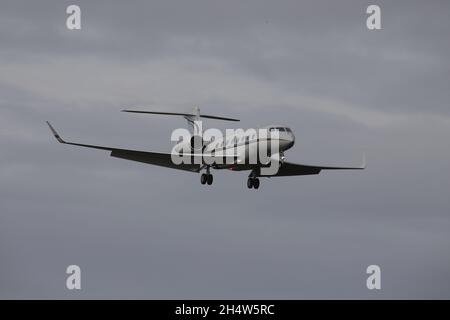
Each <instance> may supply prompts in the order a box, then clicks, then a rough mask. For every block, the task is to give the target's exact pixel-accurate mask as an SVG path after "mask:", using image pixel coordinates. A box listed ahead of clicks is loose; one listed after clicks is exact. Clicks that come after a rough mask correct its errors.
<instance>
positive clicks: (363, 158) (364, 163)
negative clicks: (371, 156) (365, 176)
mask: <svg viewBox="0 0 450 320" xmlns="http://www.w3.org/2000/svg"><path fill="white" fill-rule="evenodd" d="M365 168H366V153H365V152H364V153H363V156H362V164H361V169H365Z"/></svg>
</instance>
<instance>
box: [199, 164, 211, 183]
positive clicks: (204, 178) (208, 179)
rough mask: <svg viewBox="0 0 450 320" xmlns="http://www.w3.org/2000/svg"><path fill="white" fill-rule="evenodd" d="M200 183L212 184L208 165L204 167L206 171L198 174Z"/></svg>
mask: <svg viewBox="0 0 450 320" xmlns="http://www.w3.org/2000/svg"><path fill="white" fill-rule="evenodd" d="M200 183H201V184H206V183H207V184H208V185H212V183H213V175H212V174H211V173H210V172H209V167H206V173H202V175H201V176H200Z"/></svg>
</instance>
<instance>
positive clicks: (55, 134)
mask: <svg viewBox="0 0 450 320" xmlns="http://www.w3.org/2000/svg"><path fill="white" fill-rule="evenodd" d="M45 122H46V123H47V125H48V127H49V128H50V131H51V132H52V133H53V135H54V136H55V138H56V140H58V142H59V143H66V142H65V141H64V140H63V139H62V138H61V136H60V135H59V134H58V132H56V130H55V128H53V126H52V125H51V124H50V122H48V121H45Z"/></svg>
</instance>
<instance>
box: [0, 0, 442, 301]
mask: <svg viewBox="0 0 450 320" xmlns="http://www.w3.org/2000/svg"><path fill="white" fill-rule="evenodd" d="M70 4H79V5H80V7H81V11H82V29H81V30H80V31H69V30H67V29H66V25H65V21H66V17H67V15H66V13H65V11H66V7H67V6H68V5H70ZM369 4H378V5H380V7H381V19H382V28H383V29H382V30H380V31H369V30H368V29H367V28H366V25H365V20H366V17H367V15H366V14H365V10H366V8H367V6H368V5H369ZM449 12H450V3H449V2H448V1H379V0H377V1H261V0H258V1H256V0H255V1H211V0H208V1H206V0H204V1H191V0H190V1H167V0H166V1H129V2H124V1H75V0H74V1H56V0H55V1H5V0H2V1H1V3H0V48H1V50H0V150H1V152H0V298H292V299H295V298H344V299H346V298H375V299H378V298H447V299H448V298H450V280H449V276H450V255H449V252H450V250H449V249H450V232H449V228H450V217H449V214H450V198H449V190H450V171H449V163H450V142H449V136H450V106H449V101H450V90H449V89H450V87H449V78H450V62H449V59H448V57H449V56H450V42H449V37H448V36H449V34H450V20H449V19H448V13H449ZM134 106H140V107H143V108H147V109H151V108H152V109H157V110H166V111H187V110H190V109H191V108H192V107H193V106H199V107H200V108H201V109H202V111H204V112H205V113H208V114H217V115H223V116H230V117H238V118H240V119H241V120H242V121H241V122H240V123H239V124H238V125H239V127H244V128H247V127H258V126H263V125H267V124H269V123H281V124H285V125H287V126H289V127H291V128H292V130H293V131H294V132H295V135H296V145H295V146H294V148H292V149H291V150H290V151H289V152H288V153H287V159H288V160H289V161H292V162H304V163H314V164H327V165H340V164H345V165H351V164H359V162H360V159H361V154H362V153H363V152H365V153H366V155H367V165H368V167H367V169H366V170H365V171H362V172H322V173H321V174H320V175H318V176H311V177H289V178H273V179H263V180H262V181H261V187H260V189H259V190H258V191H257V192H255V191H253V190H248V189H247V188H246V178H247V173H245V172H244V173H236V172H222V171H216V172H214V174H215V179H214V180H215V181H214V185H213V186H211V187H205V186H202V185H200V182H199V176H198V175H197V174H192V173H186V172H180V171H177V170H170V169H165V168H159V167H153V166H148V165H144V164H139V163H134V162H128V161H124V160H119V159H114V158H110V157H109V154H108V153H107V152H103V151H99V150H90V149H79V148H76V147H69V146H63V145H59V144H57V143H56V141H55V140H54V139H53V137H51V135H50V132H49V130H48V128H47V127H46V125H45V120H50V121H51V122H52V123H53V124H54V126H55V127H56V128H57V129H58V130H59V131H60V132H61V134H62V135H63V137H65V138H67V139H71V140H76V141H81V142H87V143H95V144H103V145H108V146H117V147H125V148H136V149H144V150H154V151H170V149H171V147H172V145H171V142H170V133H171V132H172V129H174V128H178V127H182V126H184V125H185V123H184V120H183V119H178V118H164V117H156V116H155V117H152V116H142V115H130V114H123V113H120V112H119V110H121V109H122V108H124V107H134ZM207 125H208V126H214V127H219V128H225V125H226V124H225V123H217V122H214V121H210V122H208V123H207ZM70 264H77V265H79V266H80V267H81V270H82V290H81V291H79V292H73V291H68V290H67V289H66V288H65V280H66V274H65V269H66V267H67V266H68V265H70ZM370 264H377V265H379V266H380V267H381V272H382V277H381V278H382V280H381V286H382V289H381V290H380V291H369V290H367V288H366V277H367V275H366V273H365V271H366V267H367V266H368V265H370Z"/></svg>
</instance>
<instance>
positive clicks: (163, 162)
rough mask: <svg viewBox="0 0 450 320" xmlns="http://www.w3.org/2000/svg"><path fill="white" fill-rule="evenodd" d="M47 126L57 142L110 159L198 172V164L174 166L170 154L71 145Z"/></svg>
mask: <svg viewBox="0 0 450 320" xmlns="http://www.w3.org/2000/svg"><path fill="white" fill-rule="evenodd" d="M47 125H48V126H49V128H50V130H51V131H52V133H53V135H54V136H55V138H56V140H58V142H60V143H63V144H70V145H74V146H79V147H86V148H93V149H100V150H106V151H111V157H115V158H120V159H126V160H131V161H137V162H142V163H147V164H153V165H156V166H161V167H167V168H173V169H179V170H185V171H191V172H199V171H200V168H201V165H200V164H184V163H182V164H174V163H173V162H172V155H171V154H170V153H159V152H147V151H137V150H128V149H118V148H110V147H104V146H96V145H91V144H81V143H73V142H67V141H65V140H63V139H62V138H61V136H60V135H59V134H58V133H57V132H56V130H55V129H54V128H53V127H52V125H51V124H50V123H49V122H48V121H47Z"/></svg>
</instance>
